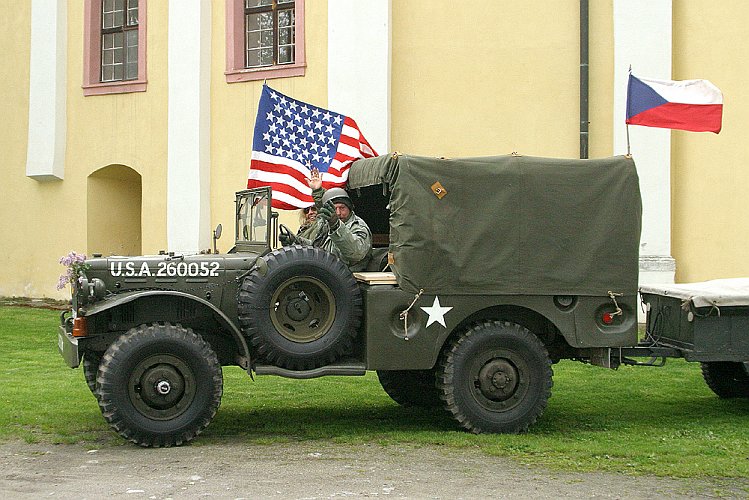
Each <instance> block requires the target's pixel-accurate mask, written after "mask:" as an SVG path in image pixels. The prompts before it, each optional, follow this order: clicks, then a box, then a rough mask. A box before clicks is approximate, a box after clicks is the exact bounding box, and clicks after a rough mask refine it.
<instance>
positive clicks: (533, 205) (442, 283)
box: [348, 154, 642, 296]
mask: <svg viewBox="0 0 749 500" xmlns="http://www.w3.org/2000/svg"><path fill="white" fill-rule="evenodd" d="M375 184H384V185H385V187H386V188H387V190H388V191H389V193H390V248H389V251H390V252H391V253H392V256H393V259H394V263H393V265H392V266H391V267H392V269H393V272H394V273H395V275H396V277H397V280H398V284H399V285H400V286H401V288H402V289H404V290H406V291H409V292H412V293H416V292H418V291H419V290H420V289H423V290H424V292H425V293H427V294H448V295H450V294H453V295H465V294H481V295H486V294H515V295H517V294H531V295H557V294H564V295H593V296H597V295H603V296H605V295H607V294H608V292H609V291H615V292H617V293H624V294H626V295H631V294H635V293H636V292H637V277H638V269H639V264H638V259H639V242H640V229H641V218H642V201H641V198H640V188H639V181H638V176H637V170H636V168H635V164H634V161H633V160H632V159H631V157H625V156H617V157H612V158H604V159H596V160H570V159H552V158H538V157H528V156H494V157H482V158H456V159H441V158H427V157H418V156H408V155H400V154H394V155H386V156H379V157H375V158H368V159H363V160H357V161H356V162H354V163H353V164H352V166H351V169H350V172H349V180H348V186H349V188H352V189H354V188H360V187H366V186H371V185H375Z"/></svg>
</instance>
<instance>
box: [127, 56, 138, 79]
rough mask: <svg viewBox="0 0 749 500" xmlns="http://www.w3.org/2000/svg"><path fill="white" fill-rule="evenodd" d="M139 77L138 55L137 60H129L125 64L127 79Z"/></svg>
mask: <svg viewBox="0 0 749 500" xmlns="http://www.w3.org/2000/svg"><path fill="white" fill-rule="evenodd" d="M136 78H138V61H137V56H136V61H135V62H128V63H127V64H126V65H125V79H126V80H135V79H136Z"/></svg>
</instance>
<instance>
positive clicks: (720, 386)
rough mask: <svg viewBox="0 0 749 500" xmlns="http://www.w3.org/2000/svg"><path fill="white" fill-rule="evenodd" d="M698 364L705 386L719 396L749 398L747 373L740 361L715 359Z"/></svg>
mask: <svg viewBox="0 0 749 500" xmlns="http://www.w3.org/2000/svg"><path fill="white" fill-rule="evenodd" d="M700 365H701V367H702V377H703V378H704V379H705V382H706V383H707V386H708V387H709V388H710V390H712V391H713V392H714V393H715V394H716V395H717V396H718V397H719V398H722V399H732V398H749V374H747V373H746V370H745V369H744V367H743V366H742V363H737V362H730V361H715V362H708V363H700Z"/></svg>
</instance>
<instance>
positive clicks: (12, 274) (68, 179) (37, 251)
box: [0, 2, 168, 299]
mask: <svg viewBox="0 0 749 500" xmlns="http://www.w3.org/2000/svg"><path fill="white" fill-rule="evenodd" d="M67 5H68V12H67V17H68V27H67V40H68V47H67V60H68V65H67V144H66V154H65V173H64V177H65V178H64V180H62V181H48V182H39V181H37V180H34V179H31V178H29V177H27V176H26V149H27V143H28V136H27V134H28V106H29V53H30V36H31V26H30V19H31V7H30V2H13V3H12V5H11V4H2V6H0V16H2V17H3V18H4V19H7V20H8V21H9V22H10V26H13V29H7V30H1V31H0V46H1V47H2V48H3V52H4V53H5V57H8V58H9V59H8V60H6V64H3V65H2V69H0V84H2V88H3V92H4V98H3V99H2V100H0V101H2V102H3V104H2V106H3V108H2V115H3V117H4V119H5V120H6V121H5V125H6V126H5V130H4V133H3V134H0V150H2V152H3V153H2V157H3V158H2V169H3V172H4V175H3V178H4V179H3V186H2V194H3V212H2V217H0V231H2V234H4V235H6V236H5V237H4V238H3V242H2V243H0V245H1V246H0V252H2V254H3V255H4V259H3V261H4V262H5V264H3V265H0V296H29V297H55V298H61V299H63V298H68V297H69V291H67V290H63V291H57V290H56V289H55V284H56V282H57V276H58V275H60V274H62V272H63V271H64V268H63V267H62V266H61V265H60V264H59V263H58V260H59V258H60V257H61V256H62V255H65V254H67V253H68V252H70V251H71V250H75V251H77V252H90V251H92V250H93V251H100V250H102V249H89V248H87V247H88V245H87V242H88V240H89V238H88V226H89V225H88V217H87V214H88V211H87V198H88V194H87V193H88V190H87V187H88V176H89V175H90V174H91V173H93V172H95V171H97V170H99V169H101V168H103V167H106V166H109V165H126V166H128V167H130V168H132V169H133V170H135V171H136V172H138V173H139V174H140V175H141V176H142V179H141V180H142V186H143V193H142V210H143V218H142V219H143V220H142V242H141V243H140V245H139V247H141V248H142V251H143V252H146V253H154V252H157V251H158V250H159V249H165V248H166V195H165V193H166V145H167V144H166V137H167V128H166V127H167V51H166V48H167V32H166V26H167V15H168V12H167V3H166V2H149V4H148V30H147V36H148V41H147V44H148V60H147V61H148V91H147V92H138V93H132V94H118V95H103V96H89V97H84V96H83V91H82V89H81V84H82V75H83V2H68V3H67ZM94 184H96V181H94ZM97 205H98V206H97V207H94V210H96V211H97V217H99V218H101V214H105V213H107V212H111V211H114V212H115V213H117V212H119V213H122V210H119V209H117V207H115V208H114V210H112V207H110V206H109V204H108V203H107V201H106V200H103V199H102V200H99V201H98V203H97ZM117 224H118V221H117V220H112V221H111V227H112V228H115V230H116V227H117ZM124 224H125V225H126V226H127V225H131V224H132V221H127V222H125V223H124ZM94 226H99V227H101V224H100V223H99V222H96V223H95V224H94ZM111 250H112V251H114V250H115V249H111Z"/></svg>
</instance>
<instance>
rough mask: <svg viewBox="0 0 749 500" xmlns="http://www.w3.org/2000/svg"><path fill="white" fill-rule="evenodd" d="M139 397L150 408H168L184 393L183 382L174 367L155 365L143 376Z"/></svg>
mask: <svg viewBox="0 0 749 500" xmlns="http://www.w3.org/2000/svg"><path fill="white" fill-rule="evenodd" d="M142 380H143V382H144V383H143V384H142V386H141V387H142V388H141V391H140V397H141V398H142V399H143V401H144V402H145V403H146V404H147V405H149V406H150V407H152V408H159V409H163V408H169V407H170V406H172V405H174V403H175V402H177V401H178V400H179V399H180V398H181V397H182V395H183V394H184V392H185V381H184V378H183V377H182V375H181V374H180V373H179V371H177V370H176V369H175V367H174V366H171V365H168V364H159V365H156V366H154V367H152V368H150V369H149V370H146V372H145V373H144V374H143V377H142Z"/></svg>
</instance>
